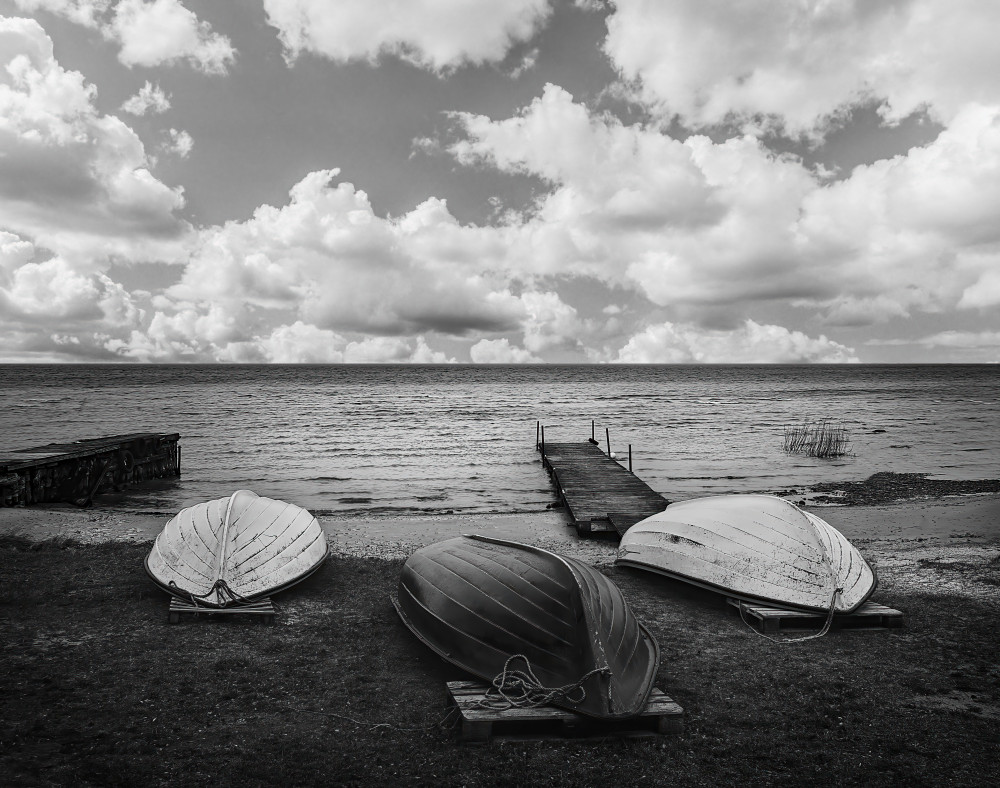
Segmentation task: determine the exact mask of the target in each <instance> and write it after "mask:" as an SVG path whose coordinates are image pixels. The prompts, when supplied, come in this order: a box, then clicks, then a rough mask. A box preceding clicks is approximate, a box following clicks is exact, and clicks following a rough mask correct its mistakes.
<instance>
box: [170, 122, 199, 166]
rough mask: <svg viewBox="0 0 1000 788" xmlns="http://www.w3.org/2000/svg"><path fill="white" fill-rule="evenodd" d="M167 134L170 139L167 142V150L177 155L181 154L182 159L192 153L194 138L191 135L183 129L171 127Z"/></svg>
mask: <svg viewBox="0 0 1000 788" xmlns="http://www.w3.org/2000/svg"><path fill="white" fill-rule="evenodd" d="M167 135H168V137H169V141H168V142H167V145H166V150H167V151H169V152H170V153H173V154H174V155H176V156H180V157H181V158H182V159H185V158H187V157H188V156H189V155H190V153H191V149H192V148H194V140H193V139H192V138H191V135H190V134H188V133H187V132H186V131H184V130H183V129H170V130H169V131H168V132H167Z"/></svg>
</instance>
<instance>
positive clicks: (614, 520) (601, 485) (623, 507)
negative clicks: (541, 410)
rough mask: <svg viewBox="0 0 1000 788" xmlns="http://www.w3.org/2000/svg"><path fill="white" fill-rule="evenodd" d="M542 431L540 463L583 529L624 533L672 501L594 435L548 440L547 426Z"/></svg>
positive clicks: (560, 499)
mask: <svg viewBox="0 0 1000 788" xmlns="http://www.w3.org/2000/svg"><path fill="white" fill-rule="evenodd" d="M539 436H540V440H539V442H538V450H539V451H540V452H541V454H542V465H544V466H545V468H546V469H547V470H548V471H549V473H550V474H551V476H552V481H553V483H554V484H555V486H556V489H557V490H558V492H559V501H560V503H561V504H562V505H563V506H565V507H566V510H567V512H569V516H570V518H571V519H572V524H573V525H574V526H576V529H577V531H578V532H579V533H580V534H587V533H593V532H597V531H611V532H616V533H618V535H619V536H620V535H622V534H624V533H625V531H627V530H628V529H629V528H631V527H632V526H633V525H635V524H636V523H637V522H639V521H640V520H645V519H646V518H647V517H649V516H650V515H653V514H656V513H657V512H662V511H663V510H664V509H666V508H667V504H668V503H670V501H668V500H667V499H666V498H664V497H663V496H662V495H660V494H659V493H658V492H655V491H654V490H653V489H652V488H651V487H650V486H649V485H648V484H646V483H645V482H644V481H642V479H640V478H639V477H638V476H636V475H635V474H634V473H632V471H630V470H628V469H627V468H623V467H622V466H621V465H620V464H619V463H618V462H617V461H616V460H614V459H612V458H611V457H610V456H608V455H607V454H605V453H604V452H603V451H602V450H601V447H600V446H599V445H598V444H597V443H596V441H594V440H593V439H591V440H589V441H582V442H580V443H551V442H549V441H546V440H545V428H544V427H541V428H540V430H539ZM629 464H630V465H631V462H630V463H629Z"/></svg>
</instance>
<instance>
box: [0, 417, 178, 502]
mask: <svg viewBox="0 0 1000 788" xmlns="http://www.w3.org/2000/svg"><path fill="white" fill-rule="evenodd" d="M179 440H180V435H178V434H177V433H150V432H141V433H133V434H130V435H112V436H110V437H105V438H93V439H88V440H78V441H73V442H72V443H50V444H48V445H46V446H36V447H34V448H31V449H20V450H17V451H13V452H10V453H9V455H8V456H7V457H0V506H26V505H28V504H33V503H57V502H64V501H65V502H69V503H75V504H77V505H78V506H89V505H90V503H91V501H92V500H93V498H94V496H95V495H98V494H99V493H102V492H107V491H108V490H123V489H125V488H127V487H130V486H132V485H133V484H137V483H139V482H142V481H145V480H147V479H156V478H161V477H164V476H180V473H181V450H180V446H179V445H178V441H179Z"/></svg>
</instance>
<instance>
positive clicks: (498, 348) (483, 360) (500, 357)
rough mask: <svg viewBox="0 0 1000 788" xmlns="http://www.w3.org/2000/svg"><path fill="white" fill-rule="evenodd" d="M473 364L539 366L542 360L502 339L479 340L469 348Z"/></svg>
mask: <svg viewBox="0 0 1000 788" xmlns="http://www.w3.org/2000/svg"><path fill="white" fill-rule="evenodd" d="M469 357H470V358H471V359H472V363H473V364H539V363H541V361H542V359H540V358H538V356H535V355H532V354H531V352H530V351H528V350H525V349H524V348H520V347H517V346H516V345H511V344H510V340H509V339H507V338H506V337H504V338H502V339H481V340H479V341H478V342H477V343H476V344H474V345H473V346H472V347H471V348H469Z"/></svg>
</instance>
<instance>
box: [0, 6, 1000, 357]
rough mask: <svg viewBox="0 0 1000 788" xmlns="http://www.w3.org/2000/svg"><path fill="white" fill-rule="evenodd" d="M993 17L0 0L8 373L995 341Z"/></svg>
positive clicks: (806, 350)
mask: <svg viewBox="0 0 1000 788" xmlns="http://www.w3.org/2000/svg"><path fill="white" fill-rule="evenodd" d="M997 30H1000V3H994V2H988V1H987V0H879V1H878V2H874V1H873V0H740V2H733V0H613V1H609V2H601V0H337V2H335V3H331V2H326V0H0V361H3V362H33V361H37V362H131V361H134V362H153V363H157V362H159V363H164V362H171V363H174V362H197V363H216V362H219V363H222V362H230V363H231V362H238V363H300V362H301V363H339V362H347V363H380V362H392V363H407V362H412V363H450V362H457V363H856V362H862V363H882V362H890V363H914V362H916V363H925V362H942V363H944V362H956V363H958V362H989V363H995V362H998V361H1000V79H998V78H997V74H1000V47H998V46H997V45H996V41H995V32H996V31H997Z"/></svg>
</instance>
